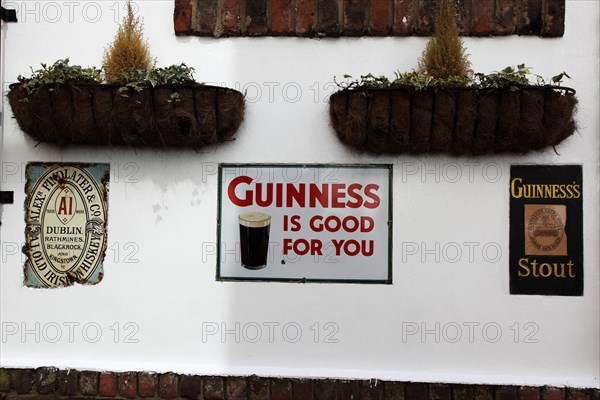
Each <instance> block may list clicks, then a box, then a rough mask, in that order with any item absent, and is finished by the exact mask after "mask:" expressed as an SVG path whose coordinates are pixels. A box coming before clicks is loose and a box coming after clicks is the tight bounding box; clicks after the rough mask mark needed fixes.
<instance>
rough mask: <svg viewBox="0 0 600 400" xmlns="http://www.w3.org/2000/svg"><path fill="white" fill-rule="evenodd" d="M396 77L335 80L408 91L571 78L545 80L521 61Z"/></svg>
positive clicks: (514, 86)
mask: <svg viewBox="0 0 600 400" xmlns="http://www.w3.org/2000/svg"><path fill="white" fill-rule="evenodd" d="M395 75H396V78H395V79H392V80H390V79H389V78H387V77H386V76H374V75H372V74H367V75H361V76H360V78H358V79H354V78H353V77H352V76H350V75H344V78H345V79H346V81H344V82H337V81H336V84H337V85H338V87H340V88H341V89H387V88H404V89H409V90H415V91H420V90H426V89H432V88H458V87H462V88H472V89H506V88H509V89H511V90H521V89H524V88H527V87H531V86H545V85H556V86H560V84H561V83H562V81H563V79H564V78H570V76H569V75H568V74H567V73H566V72H561V73H560V74H558V75H556V76H554V77H552V78H550V79H545V78H543V77H542V76H540V75H537V74H534V73H532V71H531V68H529V67H527V66H525V64H520V65H518V66H516V67H513V66H509V67H506V68H504V69H502V70H500V71H494V72H492V73H490V74H484V73H475V74H473V75H471V76H449V77H447V78H436V77H433V76H431V75H429V74H428V73H427V72H423V71H411V72H396V73H395Z"/></svg>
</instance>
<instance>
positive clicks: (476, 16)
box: [174, 0, 566, 37]
mask: <svg viewBox="0 0 600 400" xmlns="http://www.w3.org/2000/svg"><path fill="white" fill-rule="evenodd" d="M435 1H436V0H175V13H174V22H175V33H176V34H177V35H198V36H214V37H227V36H301V37H338V36H392V35H393V36H411V35H419V36H426V35H429V34H431V32H432V29H433V13H434V9H435ZM455 1H456V4H457V10H458V19H459V25H460V30H461V33H462V34H463V35H466V36H498V35H514V34H516V35H538V36H544V37H556V36H562V35H563V34H564V23H565V1H566V0H455Z"/></svg>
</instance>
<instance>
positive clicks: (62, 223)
mask: <svg viewBox="0 0 600 400" xmlns="http://www.w3.org/2000/svg"><path fill="white" fill-rule="evenodd" d="M109 171H110V169H109V165H108V164H62V163H60V164H59V163H52V164H45V163H29V164H27V169H26V175H27V183H26V187H25V192H26V194H27V198H26V200H25V223H26V226H25V236H26V244H25V247H24V248H23V252H24V253H25V255H26V262H25V284H26V285H27V286H29V287H36V288H47V287H59V286H70V285H72V284H73V283H74V282H78V283H86V284H96V283H98V282H100V281H101V280H102V276H103V267H102V262H103V260H104V254H105V251H106V220H107V211H108V210H107V205H108V203H107V195H108V188H107V185H108V180H109Z"/></svg>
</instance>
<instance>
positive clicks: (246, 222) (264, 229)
mask: <svg viewBox="0 0 600 400" xmlns="http://www.w3.org/2000/svg"><path fill="white" fill-rule="evenodd" d="M239 221H240V246H241V252H242V266H243V267H245V268H248V269H261V268H264V267H266V266H267V253H268V252H269V230H270V228H271V216H270V215H269V214H265V213H261V212H248V213H244V214H241V215H240V216H239Z"/></svg>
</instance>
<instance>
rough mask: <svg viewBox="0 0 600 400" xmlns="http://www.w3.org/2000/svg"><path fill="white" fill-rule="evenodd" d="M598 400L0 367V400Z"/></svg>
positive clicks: (443, 387) (532, 390) (592, 393)
mask: <svg viewBox="0 0 600 400" xmlns="http://www.w3.org/2000/svg"><path fill="white" fill-rule="evenodd" d="M134 398H135V399H188V400H258V399H260V400H350V399H355V400H470V399H473V400H600V389H576V388H568V387H567V388H564V387H546V386H545V387H531V386H490V385H486V386H484V385H464V384H439V383H416V382H390V381H376V380H371V381H344V380H331V379H306V380H303V379H281V378H261V377H257V376H249V377H229V376H228V377H221V376H198V375H179V374H174V373H171V372H168V373H162V374H159V373H154V372H125V373H113V372H94V371H77V370H73V369H70V370H59V369H57V368H51V367H44V368H37V369H9V368H0V400H60V399H62V400H71V399H72V400H84V399H90V400H91V399H102V400H108V399H115V400H116V399H134Z"/></svg>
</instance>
